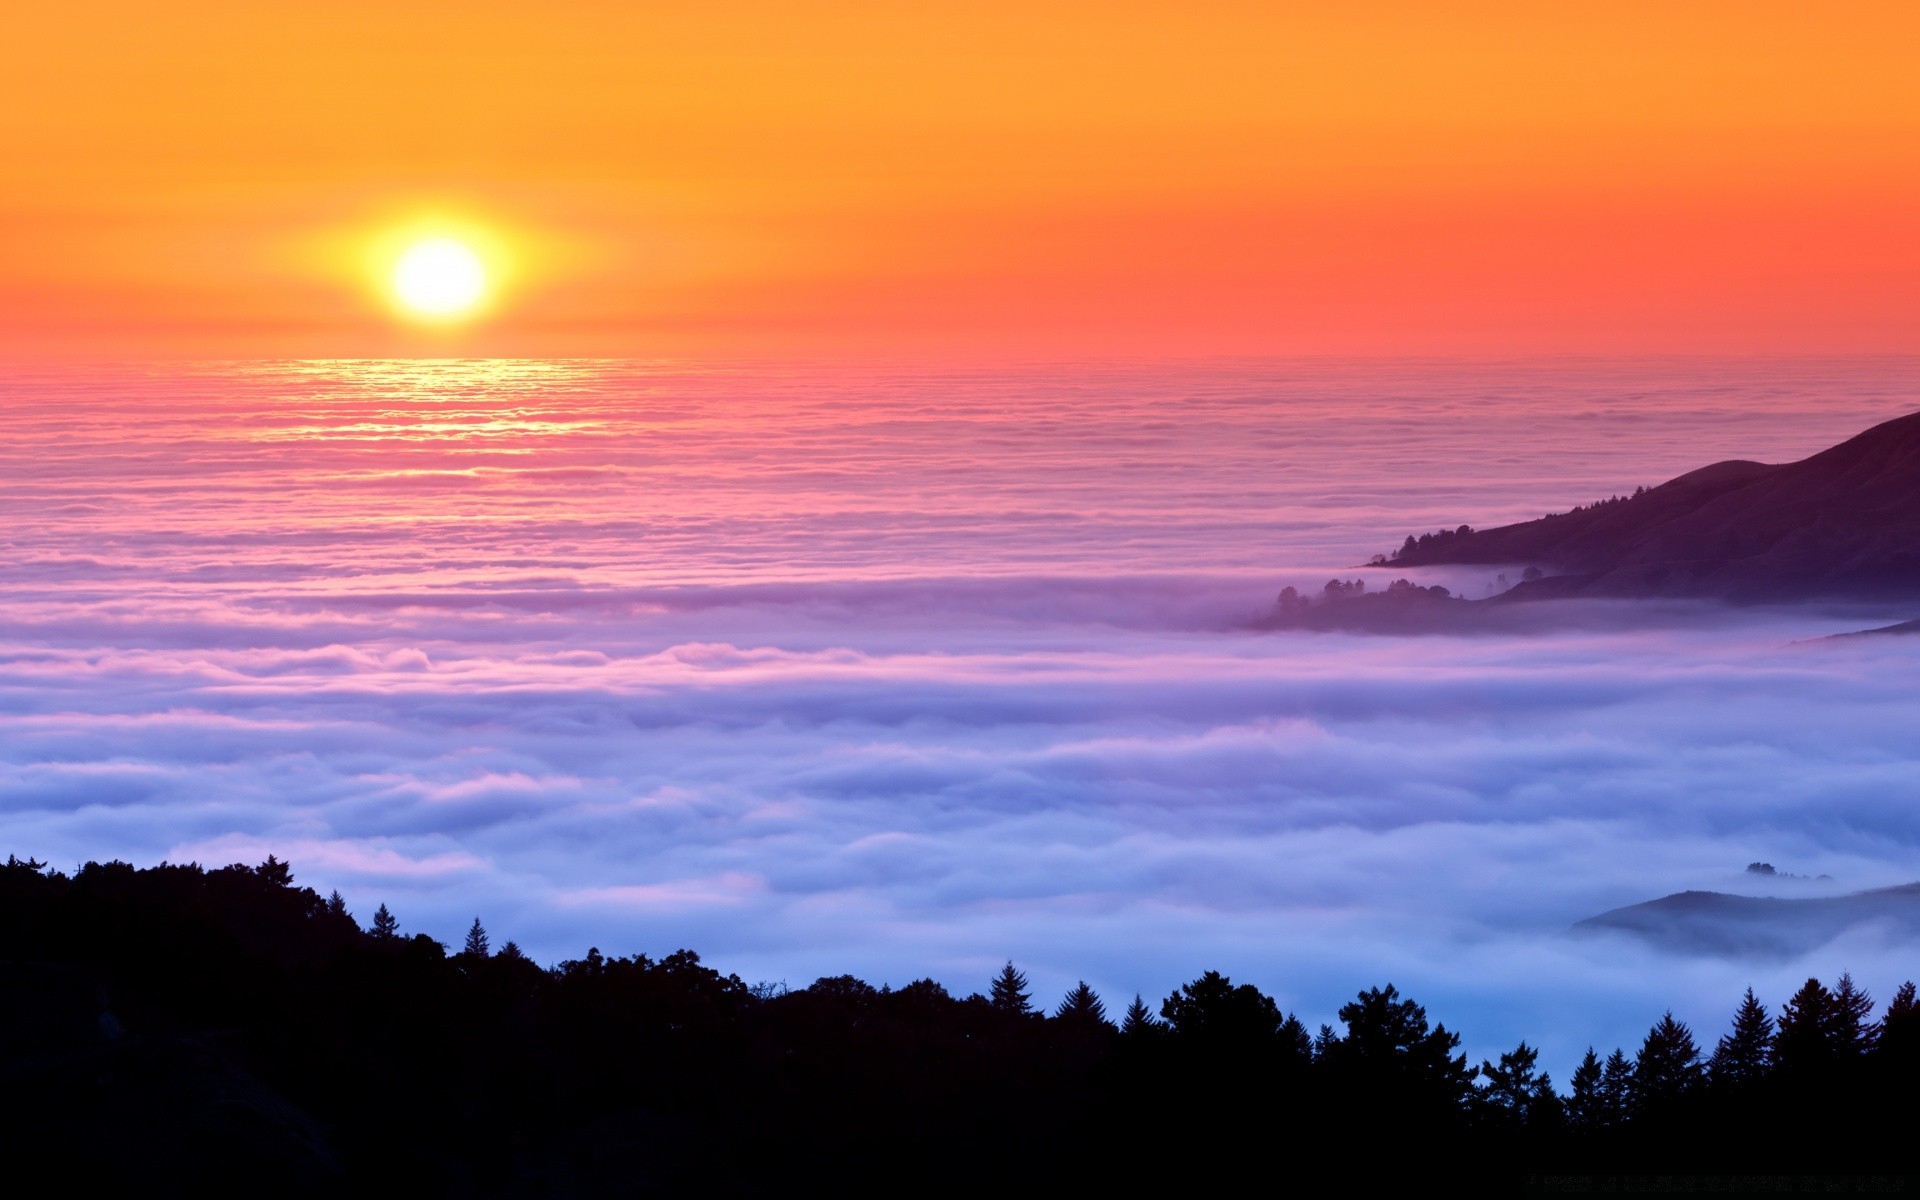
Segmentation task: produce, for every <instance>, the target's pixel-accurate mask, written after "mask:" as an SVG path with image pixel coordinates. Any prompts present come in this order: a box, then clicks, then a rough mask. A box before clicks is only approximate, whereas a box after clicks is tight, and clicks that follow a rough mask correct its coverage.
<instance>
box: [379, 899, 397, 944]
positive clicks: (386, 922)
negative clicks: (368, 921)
mask: <svg viewBox="0 0 1920 1200" xmlns="http://www.w3.org/2000/svg"><path fill="white" fill-rule="evenodd" d="M373 936H375V937H377V938H396V937H399V936H400V922H399V921H397V920H395V919H394V915H393V914H392V913H390V912H388V911H387V906H386V905H385V904H382V905H381V906H380V907H379V908H378V909H376V910H375V911H374V914H373Z"/></svg>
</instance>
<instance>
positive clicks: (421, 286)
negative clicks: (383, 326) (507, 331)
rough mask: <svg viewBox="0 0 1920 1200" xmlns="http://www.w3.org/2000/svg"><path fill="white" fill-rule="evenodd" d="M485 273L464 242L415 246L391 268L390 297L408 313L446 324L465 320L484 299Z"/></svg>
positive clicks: (435, 240) (447, 240) (430, 241)
mask: <svg viewBox="0 0 1920 1200" xmlns="http://www.w3.org/2000/svg"><path fill="white" fill-rule="evenodd" d="M486 290H487V269H486V266H485V265H484V264H483V263H481V261H480V256H479V255H478V254H475V253H474V252H473V249H472V248H471V247H469V246H468V245H467V244H466V243H464V242H459V241H456V240H454V239H453V238H445V237H436V238H428V239H426V240H425V241H420V242H415V243H414V244H413V245H411V246H409V247H407V250H406V252H405V253H404V254H402V255H401V256H400V258H399V261H397V262H396V263H394V265H393V294H394V296H395V297H396V298H397V299H398V300H399V301H400V304H401V306H402V307H403V308H405V309H406V310H407V311H408V312H411V313H414V314H415V315H417V316H422V317H429V318H433V319H437V320H447V319H451V318H454V317H461V316H465V315H467V314H469V313H471V312H473V311H474V309H476V308H477V307H479V305H480V301H481V299H482V298H483V297H484V296H485V295H486Z"/></svg>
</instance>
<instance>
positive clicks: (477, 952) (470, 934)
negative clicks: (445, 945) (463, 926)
mask: <svg viewBox="0 0 1920 1200" xmlns="http://www.w3.org/2000/svg"><path fill="white" fill-rule="evenodd" d="M460 952H461V953H462V954H469V955H472V956H473V957H474V958H485V957H486V956H487V930H486V927H485V926H483V925H481V924H480V918H479V917H475V918H474V919H473V928H471V929H469V930H467V944H466V945H465V946H462V947H461V948H460Z"/></svg>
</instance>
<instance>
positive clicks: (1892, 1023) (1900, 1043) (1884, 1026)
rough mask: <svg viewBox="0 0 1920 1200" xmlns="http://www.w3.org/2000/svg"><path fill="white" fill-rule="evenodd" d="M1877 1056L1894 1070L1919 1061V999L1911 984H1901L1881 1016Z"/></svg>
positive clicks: (1910, 982)
mask: <svg viewBox="0 0 1920 1200" xmlns="http://www.w3.org/2000/svg"><path fill="white" fill-rule="evenodd" d="M1875 1049H1876V1050H1877V1051H1878V1053H1879V1055H1880V1057H1881V1058H1882V1059H1884V1060H1886V1061H1887V1062H1888V1063H1889V1064H1891V1065H1893V1066H1895V1067H1896V1068H1897V1067H1899V1066H1901V1065H1904V1064H1908V1063H1912V1062H1914V1061H1915V1060H1917V1059H1920V998H1916V996H1915V994H1914V987H1913V982H1912V981H1911V980H1909V981H1908V982H1906V983H1903V984H1901V985H1900V987H1899V989H1898V990H1896V991H1895V992H1894V993H1893V999H1891V1000H1889V1001H1887V1011H1886V1012H1885V1013H1883V1014H1882V1015H1881V1017H1880V1041H1879V1044H1878V1045H1877V1046H1876V1047H1875Z"/></svg>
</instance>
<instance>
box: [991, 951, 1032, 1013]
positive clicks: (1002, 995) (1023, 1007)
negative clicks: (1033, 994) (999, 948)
mask: <svg viewBox="0 0 1920 1200" xmlns="http://www.w3.org/2000/svg"><path fill="white" fill-rule="evenodd" d="M989 999H990V1002H991V1003H992V1005H993V1007H994V1011H996V1012H1000V1013H1005V1014H1006V1015H1008V1016H1010V1017H1025V1016H1030V1015H1032V1013H1033V1002H1032V1001H1031V1000H1029V999H1028V998H1027V977H1026V976H1025V975H1022V974H1021V973H1020V972H1019V971H1017V970H1015V969H1014V966H1013V960H1012V959H1008V960H1007V965H1006V966H1004V967H1002V968H1000V973H999V974H998V975H996V976H994V977H993V989H992V993H991V995H990V997H989Z"/></svg>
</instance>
